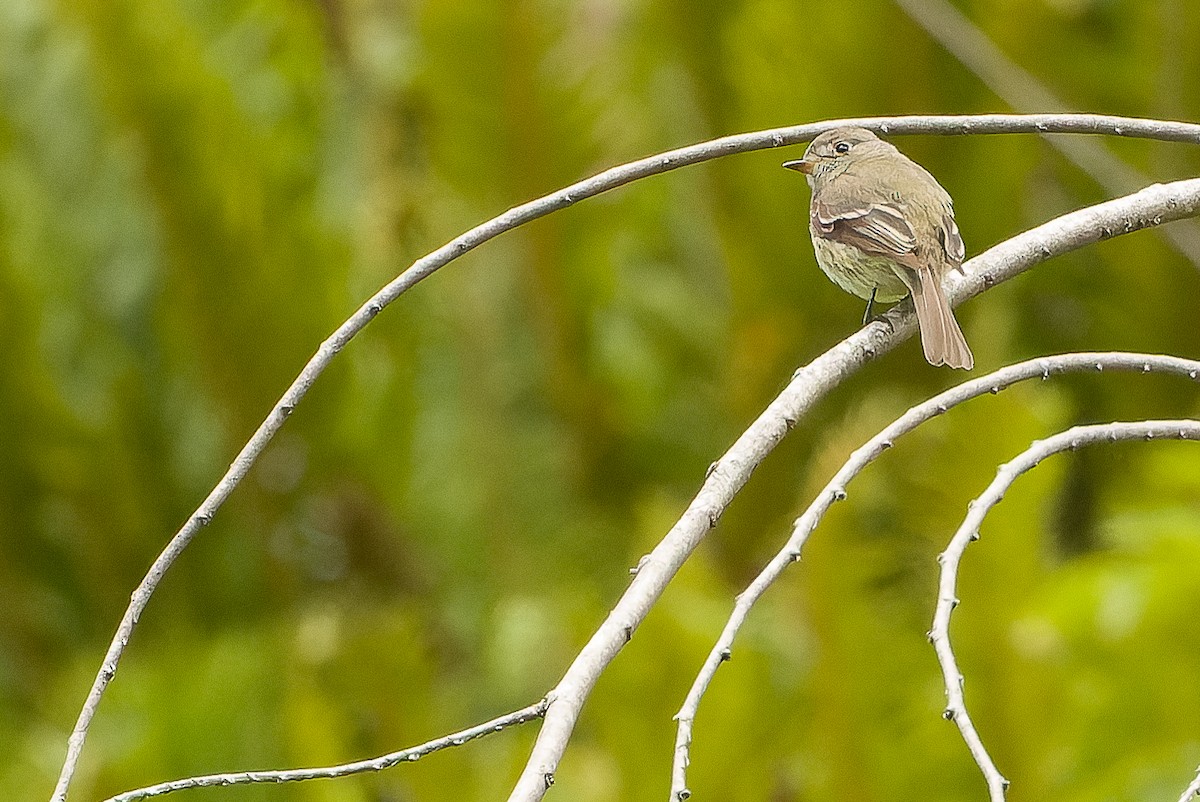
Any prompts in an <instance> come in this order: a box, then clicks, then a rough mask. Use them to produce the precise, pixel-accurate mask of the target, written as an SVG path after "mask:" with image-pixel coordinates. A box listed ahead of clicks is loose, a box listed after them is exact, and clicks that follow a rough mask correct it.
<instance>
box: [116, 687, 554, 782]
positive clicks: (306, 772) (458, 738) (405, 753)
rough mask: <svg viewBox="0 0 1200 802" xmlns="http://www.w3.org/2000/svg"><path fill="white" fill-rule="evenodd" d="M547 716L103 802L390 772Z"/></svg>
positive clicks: (209, 777)
mask: <svg viewBox="0 0 1200 802" xmlns="http://www.w3.org/2000/svg"><path fill="white" fill-rule="evenodd" d="M545 713H546V700H545V699H543V700H542V701H540V702H538V703H537V704H534V705H530V706H529V707H523V708H521V709H520V710H514V711H513V712H511V713H507V714H505V715H503V716H500V717H499V718H494V719H492V720H491V721H486V722H484V723H483V724H478V725H476V726H474V727H471V728H469V729H465V730H463V731H461V732H456V733H453V734H451V735H445V736H443V737H441V738H437V739H435V740H432V741H429V742H427V743H423V744H421V745H420V746H414V747H411V748H409V749H402V750H400V751H399V752H390V753H388V754H386V755H380V756H379V757H376V758H371V759H370V760H358V761H355V762H354V763H342V764H340V765H337V766H324V767H322V768H312V769H286V770H283V771H237V772H230V773H228V774H206V775H204V776H202V777H188V778H187V779H183V780H172V781H171V782H165V783H158V784H157V785H150V786H147V787H145V788H138V789H137V790H135V791H126V792H125V793H123V794H117V795H116V796H114V797H109V798H108V799H106V800H105V802H134V800H137V799H147V798H149V797H152V796H161V795H162V794H169V793H171V792H172V791H183V790H186V789H188V788H209V787H212V786H226V785H246V784H247V783H289V782H300V781H302V780H321V779H330V778H333V777H345V776H347V775H349V774H360V773H362V772H366V771H382V770H384V769H390V768H391V767H392V766H396V765H399V764H400V763H412V762H413V761H416V760H420V759H421V758H422V757H424V756H425V755H428V754H432V753H433V752H437V751H440V750H442V749H447V748H449V747H451V746H462V745H463V744H465V743H466V742H467V741H473V740H475V739H476V738H482V737H483V736H485V735H491V734H492V733H494V732H500V731H501V730H504V729H507V728H508V727H512V726H515V725H517V724H524V723H525V722H527V721H533V720H534V719H535V718H541V717H542V716H543V715H545Z"/></svg>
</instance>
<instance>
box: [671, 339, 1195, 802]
mask: <svg viewBox="0 0 1200 802" xmlns="http://www.w3.org/2000/svg"><path fill="white" fill-rule="evenodd" d="M1105 370H1117V371H1131V372H1137V373H1139V374H1146V373H1152V372H1153V373H1170V374H1174V375H1177V376H1183V377H1185V378H1189V379H1191V380H1192V381H1196V380H1197V379H1198V378H1200V362H1196V361H1194V360H1190V359H1180V358H1179V357H1173V356H1155V355H1151V354H1126V353H1099V354H1062V355H1059V356H1047V357H1040V358H1038V359H1031V360H1029V361H1027V362H1021V363H1018V364H1016V365H1010V366H1008V367H1005V368H1001V369H1000V370H997V371H996V372H994V373H989V374H988V375H986V376H981V377H980V378H978V379H972V380H970V381H966V382H963V383H962V384H960V385H958V386H956V387H952V388H951V389H949V390H946V391H945V392H943V393H940V394H938V395H936V396H934V397H933V398H930V399H929V400H927V401H924V402H922V403H920V404H918V405H916V406H915V407H912V408H911V409H909V410H908V411H907V412H905V413H904V414H903V415H901V416H900V417H899V418H897V419H896V420H895V421H893V422H892V423H890V424H889V425H888V426H886V427H885V428H884V429H883V430H881V431H880V432H879V433H878V434H877V435H875V436H874V437H872V438H871V439H870V440H868V441H867V442H866V443H864V444H863V445H862V446H860V447H859V448H857V449H856V450H855V451H854V453H853V454H851V455H850V457H849V459H847V460H846V462H845V464H843V465H842V467H841V468H840V469H838V471H837V473H835V474H834V476H833V478H832V479H830V480H829V482H828V483H827V484H826V485H825V487H824V488H823V489H822V490H821V491H820V492H819V493H818V494H817V496H816V498H815V499H813V501H812V503H811V504H809V506H808V508H807V509H806V510H805V511H804V513H803V514H802V515H801V516H800V517H799V518H797V519H796V523H795V524H794V525H793V527H792V534H791V537H789V538H788V541H787V543H786V544H785V545H784V547H783V548H782V549H780V550H779V552H778V553H777V554H776V555H775V557H774V558H773V559H772V560H771V561H770V562H769V563H767V565H766V567H764V568H763V570H762V572H761V573H759V575H758V576H757V577H755V579H754V581H753V582H751V583H750V584H749V585H748V586H747V587H746V589H745V590H744V591H742V592H741V593H739V594H738V596H737V602H736V603H735V604H734V608H733V612H732V614H731V615H730V616H729V620H728V622H727V623H726V624H725V628H724V629H723V630H722V632H721V636H720V637H719V638H718V639H717V642H716V643H715V644H714V645H713V648H712V650H711V651H710V652H709V654H708V657H707V659H706V660H705V661H704V665H703V667H702V668H701V669H700V672H699V674H698V675H697V676H696V680H695V682H693V683H692V687H691V689H690V690H689V691H688V695H687V698H686V699H685V700H684V703H683V706H682V707H681V708H680V710H679V713H678V714H677V715H676V716H675V718H676V720H677V721H678V722H679V724H678V729H677V733H676V737H675V758H674V762H673V765H672V771H671V799H672V800H673V802H682V800H685V799H687V798H688V797H689V796H691V792H690V791H688V788H687V767H688V762H689V751H690V747H691V742H692V725H693V722H694V721H695V717H696V713H697V710H698V708H699V706H700V701H701V699H702V698H703V697H704V694H705V693H706V692H707V691H708V687H709V685H710V684H711V683H712V680H713V677H714V676H716V673H717V669H718V668H720V666H721V664H722V663H723V662H725V661H726V660H729V659H730V657H731V656H732V649H733V641H734V639H735V638H736V637H737V634H738V632H739V630H741V627H742V624H743V623H744V622H745V620H746V617H747V616H748V615H749V614H750V610H751V608H752V607H753V606H754V605H755V603H756V602H757V601H758V600H759V598H761V597H762V595H763V593H765V592H766V590H767V588H769V587H770V586H771V585H772V584H773V583H774V582H775V580H776V579H778V578H779V577H780V576H781V575H782V574H783V572H784V570H785V569H786V568H787V567H788V566H789V565H791V564H792V563H794V562H796V561H797V560H799V559H800V553H801V551H802V549H803V548H804V544H805V543H806V542H807V541H808V538H809V536H810V535H811V534H812V532H813V531H814V530H815V529H816V527H817V524H818V523H820V521H821V518H823V517H824V515H825V513H826V512H828V511H829V508H830V507H832V506H833V504H834V503H835V502H838V501H842V500H844V499H845V498H846V492H847V490H846V488H847V486H848V485H849V484H850V482H851V480H853V479H854V478H855V477H856V476H858V474H860V473H861V472H862V471H863V470H864V469H865V468H866V467H867V466H868V465H869V464H871V463H872V462H873V461H875V459H876V458H878V457H879V456H880V455H881V454H883V453H884V452H885V451H887V450H888V449H889V448H891V447H892V445H893V444H894V443H895V441H896V439H897V438H899V437H900V436H902V435H904V434H907V433H908V432H911V431H912V430H913V429H915V428H917V427H918V426H920V425H921V424H922V423H924V422H925V421H927V420H930V419H931V418H935V417H937V416H939V415H942V414H945V413H946V412H947V411H948V410H950V409H953V408H954V407H956V406H958V405H959V404H961V403H963V402H965V401H969V400H971V399H972V398H978V397H979V396H981V395H987V394H989V393H990V394H993V395H994V394H996V393H999V392H1000V391H1002V390H1006V389H1008V388H1009V387H1011V386H1013V385H1014V384H1016V383H1018V382H1022V381H1026V380H1028V379H1034V378H1038V379H1048V378H1050V377H1051V376H1057V375H1060V374H1064V373H1074V372H1079V371H1105Z"/></svg>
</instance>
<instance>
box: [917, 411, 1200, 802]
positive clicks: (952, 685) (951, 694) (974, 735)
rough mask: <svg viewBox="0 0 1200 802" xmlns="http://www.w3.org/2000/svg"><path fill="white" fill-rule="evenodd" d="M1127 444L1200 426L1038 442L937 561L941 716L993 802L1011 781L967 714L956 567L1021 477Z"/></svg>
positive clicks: (1096, 428)
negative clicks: (953, 639)
mask: <svg viewBox="0 0 1200 802" xmlns="http://www.w3.org/2000/svg"><path fill="white" fill-rule="evenodd" d="M1123 440H1200V421H1194V420H1173V421H1172V420H1168V421H1139V422H1123V421H1117V422H1114V423H1101V424H1093V425H1089V426H1075V427H1073V428H1071V429H1068V430H1067V431H1065V432H1060V433H1059V434H1056V435H1054V436H1052V437H1047V438H1046V439H1045V440H1038V441H1035V442H1034V443H1033V445H1031V446H1030V447H1029V448H1028V449H1026V450H1025V451H1023V452H1021V453H1020V454H1019V455H1018V456H1017V457H1016V459H1014V460H1012V461H1011V462H1008V463H1005V464H1004V465H1001V466H1000V468H999V470H997V471H996V478H995V479H993V480H992V482H991V484H989V485H988V487H987V489H986V490H984V491H983V493H982V494H981V495H980V496H979V497H978V498H976V499H975V500H974V501H972V502H971V503H970V504H968V505H967V516H966V518H964V519H963V522H962V525H961V526H959V528H958V531H957V532H955V533H954V537H953V538H952V539H951V540H950V545H949V546H947V547H946V550H945V551H944V552H942V553H941V554H940V555H939V556H938V562H939V563H940V564H941V566H942V571H941V579H940V580H939V582H938V600H937V609H936V611H935V612H934V615H933V629H931V630H930V631H929V640H930V642H931V643H932V644H933V648H934V651H936V652H937V658H938V663H939V664H940V665H941V667H942V679H943V680H944V681H945V683H946V710H945V712H944V713H943V715H944V716H945V718H946V719H948V720H950V721H953V722H954V723H955V724H956V725H958V730H959V732H961V733H962V737H963V740H964V741H966V743H967V748H968V749H970V750H971V756H972V757H973V758H975V762H976V763H977V764H978V765H979V769H980V770H981V771H982V772H983V777H984V779H985V780H986V781H987V787H988V797H989V799H991V802H1004V792H1005V790H1006V789H1007V788H1008V780H1006V779H1004V777H1003V775H1001V774H1000V770H999V769H997V768H996V764H995V762H994V761H993V760H992V758H991V756H990V755H989V754H988V752H987V749H986V748H984V745H983V741H982V740H981V739H980V737H979V733H978V732H977V731H976V730H975V725H974V723H973V722H972V721H971V717H970V715H969V714H968V713H967V706H966V702H965V701H964V699H963V676H962V673H961V672H960V671H959V669H958V663H957V661H956V660H955V659H954V651H953V649H951V647H950V614H951V612H953V610H954V608H955V607H957V606H958V598H957V596H956V595H955V584H956V583H957V580H958V564H959V562H960V561H961V560H962V555H963V551H964V550H965V549H966V547H967V544H968V543H970V542H971V541H974V540H978V539H979V528H980V526H981V525H982V524H983V519H984V518H985V517H986V516H987V514H988V511H989V510H991V509H992V507H994V506H996V505H997V504H998V503H999V502H1000V500H1001V499H1002V498H1004V494H1005V492H1007V490H1008V488H1009V487H1011V486H1012V483H1013V482H1015V481H1016V480H1017V477H1019V476H1020V475H1021V474H1023V473H1025V472H1026V471H1029V470H1032V469H1033V468H1034V467H1036V466H1037V464H1038V463H1039V462H1041V461H1042V460H1044V459H1046V458H1047V457H1049V456H1051V455H1053V454H1058V453H1060V452H1063V451H1075V450H1076V449H1079V448H1083V447H1084V446H1090V445H1095V444H1096V443H1116V442H1119V441H1123Z"/></svg>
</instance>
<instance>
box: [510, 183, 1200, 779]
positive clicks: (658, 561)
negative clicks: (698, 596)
mask: <svg viewBox="0 0 1200 802" xmlns="http://www.w3.org/2000/svg"><path fill="white" fill-rule="evenodd" d="M1197 211H1200V179H1189V180H1187V181H1177V182H1174V183H1171V184H1162V185H1155V186H1152V187H1147V188H1146V189H1144V190H1142V191H1140V192H1137V193H1135V194H1133V195H1129V196H1127V197H1125V198H1120V199H1117V200H1112V201H1107V202H1105V203H1101V204H1098V205H1096V206H1091V207H1088V208H1086V209H1080V210H1079V211H1076V212H1072V213H1070V214H1067V215H1064V216H1062V217H1060V218H1057V219H1056V220H1052V221H1050V222H1049V223H1045V224H1043V225H1041V226H1038V227H1037V228H1034V229H1031V230H1030V231H1027V232H1025V233H1024V234H1019V235H1018V236H1016V237H1013V238H1012V239H1010V240H1007V241H1005V242H1002V243H1000V244H999V245H997V246H995V247H993V248H991V249H990V250H988V251H986V252H984V253H982V254H980V255H979V256H977V257H975V258H974V259H972V260H970V261H969V262H967V263H966V264H965V265H964V271H965V275H962V276H955V275H952V276H950V277H948V279H947V282H946V290H947V293H946V294H947V296H948V297H949V298H950V299H951V302H952V303H958V302H960V301H961V300H963V299H966V298H969V297H973V296H975V295H977V294H978V293H980V292H982V291H983V290H984V289H985V288H987V287H990V286H992V285H994V284H996V283H998V282H1001V281H1005V280H1007V279H1009V278H1012V277H1013V276H1015V275H1017V274H1019V273H1021V272H1022V271H1024V270H1028V269H1029V268H1030V267H1032V266H1034V265H1036V264H1038V263H1040V262H1042V261H1045V260H1046V259H1049V258H1050V257H1052V256H1056V255H1058V254H1061V253H1064V252H1066V251H1069V250H1073V249H1075V248H1080V247H1083V246H1084V245H1087V244H1090V243H1093V242H1096V241H1098V240H1101V239H1105V238H1108V237H1111V236H1114V235H1116V234H1118V233H1124V232H1128V231H1134V230H1137V229H1139V228H1145V227H1148V226H1150V225H1156V224H1158V223H1161V222H1166V221H1167V220H1168V219H1171V220H1177V219H1179V218H1180V217H1186V216H1189V215H1192V214H1196V213H1197ZM1161 215H1169V216H1161ZM903 306H905V307H907V306H908V305H906V304H905V305H903ZM915 331H916V322H915V319H914V316H913V315H912V314H911V313H910V312H907V311H901V310H900V309H899V308H898V307H893V308H892V309H891V310H889V311H888V313H887V314H886V315H884V319H883V322H880V321H873V322H872V323H870V324H869V325H867V326H866V327H864V328H862V329H860V330H859V331H858V332H856V333H855V334H852V335H851V336H850V337H847V338H846V339H845V340H843V341H842V342H840V343H839V344H837V345H835V346H834V347H833V348H831V349H830V350H828V351H826V352H825V353H824V354H822V355H821V356H819V357H817V358H816V359H815V360H813V361H812V362H810V363H809V364H808V365H806V366H804V367H803V368H801V369H800V370H798V371H796V374H795V375H794V376H793V377H792V381H791V383H790V384H789V385H788V386H787V387H786V388H785V389H784V391H783V392H782V393H780V395H779V396H778V397H776V398H775V400H774V401H772V402H771V404H770V405H769V406H768V407H767V409H766V410H765V411H764V412H763V413H762V414H761V415H760V416H759V417H758V419H757V420H755V421H754V423H752V424H751V425H750V428H748V429H747V430H746V431H745V432H744V433H743V434H742V436H741V437H739V438H738V440H737V442H735V443H734V444H733V446H731V447H730V449H729V451H727V452H726V453H725V455H724V456H723V457H721V459H720V460H718V461H717V462H716V463H715V464H714V465H713V467H712V469H711V470H710V471H709V475H708V476H707V478H706V479H705V480H704V483H703V485H702V486H701V488H700V491H699V493H697V495H696V497H695V498H694V499H693V500H692V502H691V504H690V505H688V508H687V509H686V510H685V511H684V513H683V515H682V517H680V519H679V520H678V521H677V522H676V523H675V525H674V526H673V527H671V530H670V531H669V532H668V533H667V534H666V536H665V537H664V538H663V539H662V540H661V541H660V542H659V544H658V545H657V546H656V547H655V548H654V550H653V551H652V552H651V553H650V554H649V555H648V556H647V557H646V558H644V559H643V561H642V563H641V565H639V569H638V572H637V575H636V576H635V577H634V580H633V582H632V583H631V584H630V586H629V588H628V589H627V590H626V591H625V593H624V595H623V596H622V597H621V598H620V600H618V602H617V604H616V606H615V607H614V608H613V611H612V612H611V613H609V615H608V618H606V619H605V621H604V623H602V624H601V625H600V627H599V629H597V630H596V632H595V634H593V635H592V638H591V640H589V641H588V642H587V644H586V645H585V646H584V648H583V650H582V651H581V652H580V653H579V655H578V656H577V657H576V658H575V660H574V661H573V662H572V663H571V665H570V667H569V668H568V669H567V672H566V674H565V675H564V676H563V678H562V680H561V681H560V682H559V684H558V685H557V686H556V687H555V688H554V690H553V691H551V693H550V695H549V698H550V707H549V709H548V710H547V711H546V718H545V721H544V722H543V724H542V729H541V732H539V733H538V739H537V741H536V742H535V744H534V748H533V752H532V753H531V755H530V758H529V762H528V763H527V764H526V766H525V770H524V771H523V772H522V774H521V777H520V779H519V780H518V783H517V786H516V787H515V788H514V789H513V792H512V794H511V795H510V796H509V802H536V800H540V799H541V798H542V797H543V796H545V793H546V790H547V789H548V788H549V787H550V785H551V784H552V783H553V782H554V772H555V770H556V768H557V766H558V761H559V759H560V758H561V757H562V754H563V752H564V751H565V750H566V745H567V741H568V740H569V739H570V737H571V731H572V730H573V729H574V726H575V722H576V720H577V719H578V717H579V712H580V710H581V709H582V707H583V703H584V701H585V700H586V699H587V697H588V695H589V694H590V693H591V689H592V687H593V686H594V685H595V682H596V680H597V679H598V678H599V676H600V673H601V672H602V671H603V670H604V668H605V666H607V665H608V663H609V662H611V661H612V659H613V658H614V657H615V656H616V655H617V653H618V652H619V651H620V650H621V647H622V646H624V645H625V643H626V642H627V641H628V640H629V639H630V637H632V634H633V631H634V630H635V629H636V628H637V626H638V624H640V623H641V621H642V619H643V618H645V616H646V614H647V613H648V612H649V610H650V607H651V606H652V605H653V604H654V602H655V601H656V600H657V599H658V597H659V595H661V594H662V592H663V590H664V589H665V588H666V585H667V583H668V582H670V580H671V578H672V577H673V576H674V575H675V573H676V572H677V571H678V570H679V568H680V566H682V565H683V562H684V560H686V559H687V557H688V555H689V554H691V552H692V551H693V550H694V549H695V548H696V546H697V545H698V544H699V543H700V541H701V540H702V539H703V538H704V536H705V535H706V534H707V533H708V531H709V530H710V529H711V528H712V527H714V526H716V523H717V521H718V520H720V517H721V515H722V513H723V512H724V511H725V507H726V505H728V504H729V502H730V501H731V500H732V499H733V497H734V496H735V495H736V494H737V493H738V491H740V490H741V488H742V486H743V485H745V483H746V482H747V481H748V480H749V478H750V473H751V472H752V471H753V470H754V468H755V467H756V466H757V465H758V464H759V463H760V462H762V460H763V459H765V458H766V456H767V454H769V453H770V452H771V450H772V449H774V448H775V446H776V445H777V444H778V443H779V441H781V440H782V439H783V437H784V435H786V434H787V432H788V430H790V429H791V428H792V427H793V426H795V424H796V422H797V421H798V420H799V419H800V418H801V416H803V415H804V414H805V413H806V412H807V411H808V410H809V409H810V408H811V407H812V405H813V404H814V403H815V402H816V401H817V400H818V399H820V398H821V397H823V396H824V395H825V394H826V393H827V392H829V390H831V389H832V388H833V387H835V386H837V385H838V384H840V383H841V382H842V381H844V380H845V379H846V378H847V377H849V376H850V375H851V374H853V373H854V372H856V371H857V370H858V369H859V368H860V367H862V366H863V365H864V364H865V363H866V362H867V361H869V360H871V359H873V358H875V357H876V356H877V355H879V354H882V353H885V352H887V351H890V350H891V349H892V348H894V347H896V345H897V344H899V343H900V342H902V341H903V340H904V339H906V338H908V337H910V336H912V334H913V333H914V332H915Z"/></svg>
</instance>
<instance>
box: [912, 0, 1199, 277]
mask: <svg viewBox="0 0 1200 802" xmlns="http://www.w3.org/2000/svg"><path fill="white" fill-rule="evenodd" d="M895 2H896V4H897V5H898V6H900V8H901V9H902V10H903V11H904V12H905V13H906V14H907V15H908V16H909V18H910V19H911V20H912V21H913V22H915V23H916V24H917V25H919V26H921V28H922V29H924V31H925V32H926V33H927V34H929V35H930V36H931V37H932V38H933V39H934V40H936V41H937V42H938V44H940V45H941V46H942V47H944V48H945V49H946V50H947V51H948V52H949V53H950V54H951V55H952V56H954V57H955V58H956V59H958V61H959V63H961V64H962V65H963V66H964V67H966V68H967V69H968V70H970V71H971V72H972V73H974V74H975V76H976V77H977V78H979V80H980V81H982V82H983V83H984V85H986V86H987V87H988V89H991V90H992V91H993V92H995V93H996V95H997V96H999V97H1000V98H1001V99H1002V100H1003V101H1004V102H1005V103H1007V104H1008V105H1009V106H1011V107H1012V108H1013V110H1015V111H1030V110H1032V109H1040V110H1042V111H1048V110H1054V111H1070V109H1069V107H1068V106H1067V104H1066V103H1064V102H1063V101H1062V100H1061V99H1060V98H1058V97H1057V96H1056V95H1055V94H1054V93H1053V92H1051V91H1050V90H1049V89H1047V88H1046V87H1045V86H1043V85H1042V84H1041V82H1039V81H1038V79H1037V78H1035V77H1034V76H1033V75H1032V74H1030V73H1029V72H1028V71H1027V70H1025V69H1023V68H1021V67H1020V66H1019V65H1018V64H1016V63H1015V62H1014V61H1012V59H1010V58H1009V57H1008V56H1007V55H1005V54H1004V51H1003V50H1001V49H1000V48H999V47H998V46H997V45H996V43H995V42H993V41H992V40H991V39H989V38H988V36H987V34H985V33H984V32H983V31H982V30H981V29H980V28H979V26H977V25H975V23H973V22H972V21H971V20H970V19H969V18H968V17H967V15H966V14H964V13H962V12H961V11H959V10H958V9H957V8H955V7H954V6H953V5H951V4H950V3H949V2H947V0H895ZM1046 141H1047V142H1049V143H1050V146H1051V147H1052V148H1054V149H1055V150H1057V151H1058V152H1059V153H1061V154H1062V155H1063V156H1064V157H1065V158H1066V159H1067V160H1068V161H1069V162H1071V163H1072V164H1074V165H1075V166H1076V167H1078V168H1079V169H1080V170H1082V171H1083V172H1085V173H1086V174H1087V175H1088V176H1090V177H1091V179H1092V180H1093V181H1095V182H1096V183H1097V184H1099V185H1100V186H1102V187H1104V188H1105V189H1106V190H1107V191H1108V192H1110V193H1112V194H1114V195H1121V194H1124V193H1126V192H1130V191H1132V190H1133V189H1134V188H1136V187H1144V186H1146V185H1147V184H1149V183H1151V181H1152V180H1153V179H1151V178H1150V177H1149V176H1148V175H1146V174H1144V173H1143V172H1142V171H1140V170H1138V169H1136V168H1134V167H1130V166H1129V165H1128V164H1126V163H1125V162H1124V161H1122V160H1121V159H1120V158H1118V157H1117V156H1116V154H1114V153H1113V152H1112V151H1111V150H1109V149H1108V147H1107V146H1106V145H1105V144H1104V143H1103V142H1097V141H1095V140H1091V139H1080V138H1078V137H1061V136H1049V137H1046ZM1158 234H1159V236H1161V237H1162V238H1163V239H1165V240H1166V241H1167V242H1168V243H1169V244H1170V245H1171V247H1172V248H1174V249H1175V250H1176V251H1178V252H1179V253H1180V254H1182V255H1183V256H1184V258H1186V259H1187V260H1188V261H1190V262H1191V263H1192V264H1193V265H1194V266H1195V267H1196V268H1197V269H1200V225H1198V224H1197V223H1195V222H1192V221H1186V222H1185V221H1181V222H1179V223H1177V224H1176V225H1174V226H1164V227H1163V228H1161V229H1159V230H1158Z"/></svg>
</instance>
